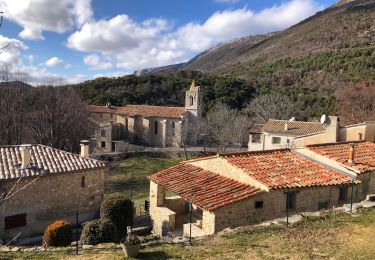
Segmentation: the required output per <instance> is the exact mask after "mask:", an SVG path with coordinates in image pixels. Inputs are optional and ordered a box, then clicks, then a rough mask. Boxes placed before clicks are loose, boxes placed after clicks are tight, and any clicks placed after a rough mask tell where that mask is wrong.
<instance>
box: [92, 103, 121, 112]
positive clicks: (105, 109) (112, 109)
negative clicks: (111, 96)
mask: <svg viewBox="0 0 375 260" xmlns="http://www.w3.org/2000/svg"><path fill="white" fill-rule="evenodd" d="M120 108H121V107H115V106H111V107H110V108H109V107H107V106H94V105H88V106H87V110H88V111H89V112H93V113H112V114H116V113H117V112H118V110H119V109H120Z"/></svg>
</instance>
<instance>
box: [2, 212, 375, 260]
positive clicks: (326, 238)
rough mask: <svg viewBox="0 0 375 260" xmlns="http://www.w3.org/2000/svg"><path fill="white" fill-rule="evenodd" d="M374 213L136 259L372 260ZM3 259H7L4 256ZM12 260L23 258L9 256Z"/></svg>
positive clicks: (154, 250)
mask: <svg viewBox="0 0 375 260" xmlns="http://www.w3.org/2000/svg"><path fill="white" fill-rule="evenodd" d="M374 239H375V209H372V210H364V211H362V212H361V214H359V215H358V216H350V215H347V214H345V213H341V214H339V215H338V216H337V218H333V217H332V215H331V214H328V215H327V216H325V217H323V218H314V219H311V218H306V219H304V221H303V222H301V223H298V224H294V225H292V226H290V227H289V228H284V227H280V226H278V227H276V226H271V227H263V228H259V229H256V230H252V231H248V232H240V233H232V234H227V235H224V236H220V237H219V236H213V237H211V238H207V239H205V240H201V241H193V247H191V248H190V247H185V246H183V245H161V246H160V245H159V246H149V247H146V248H143V249H141V254H140V255H139V258H140V259H291V260H294V259H295V260H297V259H298V260H299V259H340V260H341V259H374V256H375V248H374V247H373V241H374ZM4 256H10V255H9V254H8V255H4ZM12 257H13V258H17V257H19V258H22V257H24V255H22V254H20V253H18V254H16V255H15V254H13V255H12ZM0 258H1V257H0ZM33 259H124V258H123V254H122V251H121V250H119V249H106V250H104V251H84V252H83V254H82V255H80V256H78V257H77V256H69V254H68V253H65V254H64V253H59V254H57V253H40V254H38V255H34V257H33Z"/></svg>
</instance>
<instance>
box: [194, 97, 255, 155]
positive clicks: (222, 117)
mask: <svg viewBox="0 0 375 260" xmlns="http://www.w3.org/2000/svg"><path fill="white" fill-rule="evenodd" d="M251 125H252V121H251V119H250V118H249V117H247V116H246V115H244V114H242V113H241V112H239V111H237V110H233V109H230V108H228V107H227V106H226V105H224V104H221V103H219V104H217V105H216V106H215V107H213V108H212V109H211V110H210V111H209V112H208V113H207V116H206V118H204V120H203V121H202V124H201V127H200V131H199V132H200V142H204V144H205V145H206V146H214V147H217V148H218V150H221V151H225V150H226V148H228V147H236V148H241V147H242V146H243V145H244V144H245V143H246V139H247V132H248V129H249V127H250V126H251Z"/></svg>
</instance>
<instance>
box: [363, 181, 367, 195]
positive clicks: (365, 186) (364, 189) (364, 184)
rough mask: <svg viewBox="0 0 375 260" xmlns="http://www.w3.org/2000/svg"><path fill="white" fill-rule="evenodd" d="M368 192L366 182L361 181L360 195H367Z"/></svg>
mask: <svg viewBox="0 0 375 260" xmlns="http://www.w3.org/2000/svg"><path fill="white" fill-rule="evenodd" d="M367 192H368V180H363V181H362V193H367Z"/></svg>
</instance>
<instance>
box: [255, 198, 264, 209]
mask: <svg viewBox="0 0 375 260" xmlns="http://www.w3.org/2000/svg"><path fill="white" fill-rule="evenodd" d="M255 208H256V209H261V208H263V200H261V201H255Z"/></svg>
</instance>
